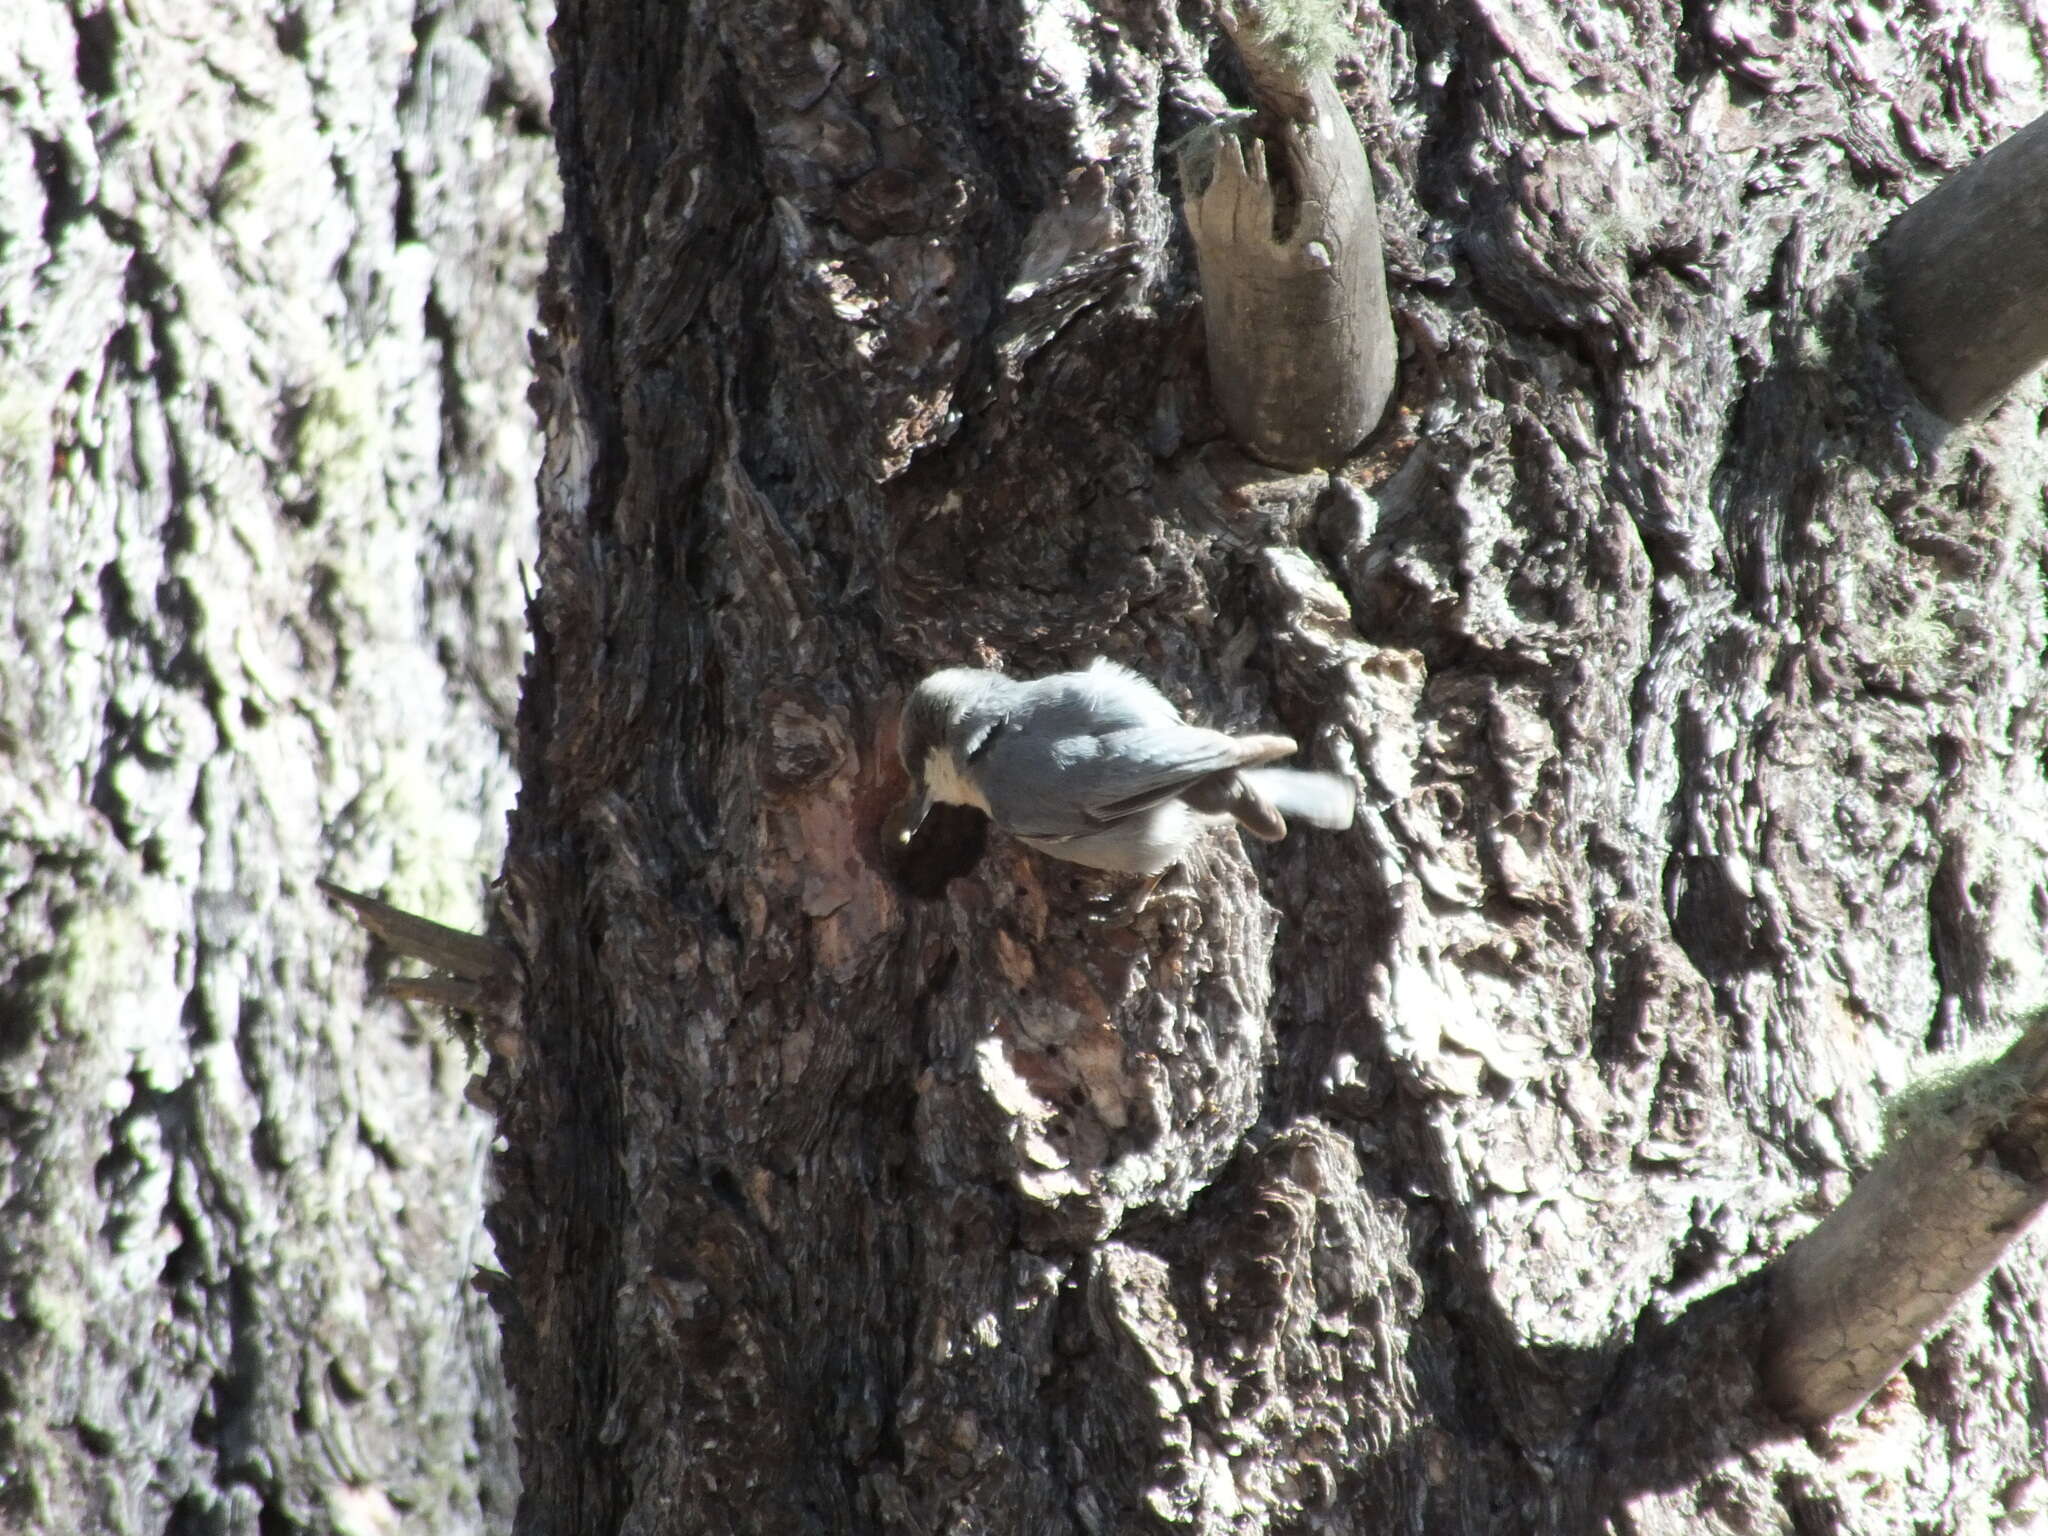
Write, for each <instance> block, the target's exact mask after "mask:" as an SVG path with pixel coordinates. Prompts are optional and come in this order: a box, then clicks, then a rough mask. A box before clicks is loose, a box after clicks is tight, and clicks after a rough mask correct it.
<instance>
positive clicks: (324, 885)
mask: <svg viewBox="0 0 2048 1536" xmlns="http://www.w3.org/2000/svg"><path fill="white" fill-rule="evenodd" d="M313 883H314V884H315V885H317V886H319V887H320V889H321V890H322V891H323V892H324V893H325V894H326V895H327V897H328V898H329V899H330V900H332V901H334V902H336V903H338V904H339V905H341V906H344V907H346V908H348V910H349V911H350V912H351V913H352V914H354V916H355V919H356V921H357V922H359V923H361V924H362V925H363V926H364V927H365V928H367V929H369V930H370V932H372V933H374V934H375V935H376V936H377V937H378V938H380V939H382V940H383V941H384V942H385V943H386V944H388V945H389V946H390V947H391V948H392V949H394V950H396V951H397V952H398V953H399V954H401V955H406V956H408V957H410V958H411V959H414V960H424V961H425V962H426V963H427V964H428V965H431V966H432V967H434V969H435V970H436V971H439V972H441V973H442V974H440V975H437V976H396V977H393V978H392V979H391V980H389V981H387V982H385V983H384V991H385V992H386V993H387V994H388V995H390V996H392V997H396V998H399V999H401V1000H403V1001H407V1002H419V1003H429V1004H433V1005H436V1006H439V1007H443V1008H453V1009H459V1010H462V1011H464V1012H469V1013H479V1012H487V1011H490V1010H491V1009H492V1007H493V1005H494V1004H495V1003H496V1002H497V1001H498V1000H500V999H502V997H503V996H505V995H506V994H508V993H509V992H511V991H514V990H516V989H517V986H518V974H519V965H518V958H517V956H515V955H514V953H513V952H512V949H511V947H510V946H509V945H505V944H500V943H499V942H498V941H497V940H496V939H486V938H483V937H482V936H480V935H478V934H474V933H464V932H463V931H462V930H461V929H460V928H450V927H448V926H447V925H446V924H445V923H437V922H434V921H433V920H432V919H431V918H425V917H418V916H415V915H414V914H413V913H411V912H402V911H400V910H399V909H398V908H397V907H394V906H392V905H391V904H390V903H389V902H385V901H379V900H378V899H377V898H376V897H374V896H364V895H361V894H360V893H358V892H356V891H351V890H349V889H347V888H346V887H344V886H339V885H336V884H335V883H334V882H333V881H332V880H315V881H314V882H313ZM500 1054H503V1052H502V1051H501V1052H500Z"/></svg>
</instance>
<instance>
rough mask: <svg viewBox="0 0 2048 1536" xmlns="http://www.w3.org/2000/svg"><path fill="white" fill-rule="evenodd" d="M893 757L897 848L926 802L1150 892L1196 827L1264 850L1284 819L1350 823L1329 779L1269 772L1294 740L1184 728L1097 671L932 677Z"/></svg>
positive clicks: (1157, 697)
mask: <svg viewBox="0 0 2048 1536" xmlns="http://www.w3.org/2000/svg"><path fill="white" fill-rule="evenodd" d="M897 751H898V755H899V756H900V757H901V759H902V762H903V770H904V772H905V773H907V774H908V775H909V776H910V782H911V794H910V798H909V799H908V801H906V802H905V803H904V805H903V806H902V807H900V808H899V810H898V812H897V814H896V816H895V817H894V818H893V820H894V822H895V825H896V829H897V830H896V837H897V841H898V842H899V843H901V844H908V843H909V842H910V840H911V839H912V838H913V837H914V836H915V835H916V833H917V829H918V827H919V826H920V825H922V824H923V822H924V819H925V817H926V815H927V814H928V813H929V812H930V810H931V808H932V805H933V804H934V803H935V802H945V803H947V804H951V805H971V806H974V807H975V808H976V809H978V810H980V811H982V812H984V813H985V814H986V815H987V816H988V818H989V820H991V821H992V822H994V823H995V825H996V826H997V827H999V828H1001V829H1002V830H1003V831H1004V832H1007V833H1009V834H1010V835H1011V836H1013V837H1016V838H1017V839H1018V840H1019V841H1021V842H1023V843H1025V844H1027V845H1028V846H1030V847H1032V848H1036V849H1037V850H1038V851H1039V852H1041V853H1046V854H1050V855H1051V856H1052V857H1054V858H1056V859H1065V860H1066V861H1067V862H1069V863H1072V864H1081V865H1085V866H1087V867H1089V868H1091V869H1101V870H1110V871H1114V872H1117V873H1122V874H1130V875H1146V876H1151V877H1153V878H1154V880H1155V881H1156V879H1157V877H1158V876H1159V875H1161V874H1162V873H1164V872H1165V871H1166V870H1168V869H1170V868H1172V867H1173V866H1174V865H1176V864H1178V863H1179V862H1181V860H1182V859H1183V858H1184V857H1185V856H1186V855H1187V853H1188V851H1189V849H1190V848H1191V847H1192V846H1193V844H1194V843H1195V841H1196V839H1197V838H1198V837H1199V836H1200V835H1201V833H1202V832H1203V830H1204V829H1205V828H1207V827H1209V826H1212V825H1218V824H1221V823H1223V822H1226V821H1235V822H1236V823H1237V825H1238V826H1240V827H1242V828H1244V830H1245V831H1247V832H1249V833H1251V834H1252V836H1254V837H1256V838H1259V839H1261V840H1262V841H1265V842H1273V841H1277V840H1278V839H1280V838H1282V837H1285V836H1286V835H1287V823H1288V819H1289V818H1293V819H1294V820H1297V821H1304V822H1307V823H1309V824H1310V825H1312V826H1318V827H1327V828H1330V829H1332V830H1341V829H1343V828H1345V827H1348V826H1350V825H1351V818H1352V812H1353V800H1354V797H1353V793H1352V789H1351V786H1350V784H1348V783H1347V782H1346V781H1345V780H1343V779H1341V778H1339V777H1338V776H1337V775H1336V774H1334V773H1323V772H1313V771H1305V770H1301V769H1294V768H1275V767H1271V766H1268V765H1270V764H1272V763H1274V762H1276V761H1278V760H1279V759H1281V758H1284V757H1291V756H1293V754H1294V752H1295V743H1294V740H1293V738H1291V737H1287V736H1276V735H1248V736H1232V735H1229V734H1228V733H1226V732H1223V731H1212V730H1208V729H1206V728H1204V727H1202V726H1199V725H1190V724H1188V722H1187V721H1185V720H1184V719H1182V718H1181V713H1180V711H1179V710H1178V709H1176V708H1174V706H1173V704H1172V702H1171V701H1169V700H1168V699H1167V697H1166V696H1165V695H1164V694H1162V693H1161V692H1160V691H1159V690H1158V689H1157V688H1155V687H1153V686H1152V684H1151V683H1149V682H1147V681H1146V680H1145V679H1144V678H1142V677H1140V676H1139V675H1138V674H1137V673H1135V672H1133V671H1131V670H1130V669H1129V668H1128V667H1123V666H1119V665H1118V664H1117V663H1115V662H1113V661H1109V660H1107V659H1102V658H1098V659H1097V660H1096V661H1095V662H1094V664H1093V665H1091V666H1089V667H1086V668H1084V669H1082V670H1080V671H1076V672H1058V673H1054V674H1053V675H1051V676H1049V677H1041V678H1037V679H1035V680H1032V681H1024V680H1021V679H1017V678H1012V677H1007V676H1005V675H1004V674H1002V673H1000V672H991V671H986V670H983V669H980V668H975V667H948V668H945V669H943V670H941V671H937V672H934V673H932V674H931V675H930V676H929V677H927V678H925V679H924V681H922V682H921V683H919V684H918V685H917V687H916V688H915V689H914V690H913V691H912V692H911V695H910V697H909V699H908V700H907V701H906V702H905V703H904V706H903V716H902V724H901V728H900V730H899V731H898V734H897ZM1147 889H1148V892H1149V889H1150V887H1149V886H1148V887H1147Z"/></svg>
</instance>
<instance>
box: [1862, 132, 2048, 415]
mask: <svg viewBox="0 0 2048 1536" xmlns="http://www.w3.org/2000/svg"><path fill="white" fill-rule="evenodd" d="M1876 257H1877V269H1878V274H1879V276H1880V278H1881V280H1882V282H1883V291H1884V307H1885V313H1886V318H1887V319H1888V320H1889V322H1890V325H1891V332H1892V343H1893V346H1894V347H1895V348H1896V349H1897V351H1898V354H1899V361H1900V362H1901V364H1903V365H1904V367H1905V370H1906V376H1907V377H1908V378H1909V379H1911V380H1912V382H1913V387H1914V388H1915V389H1917V390H1919V391H1920V393H1921V395H1922V396H1923V397H1924V398H1925V399H1926V401H1927V403H1928V404H1929V405H1931V406H1932V407H1933V408H1934V409H1935V410H1936V411H1937V412H1939V413H1940V414H1941V415H1942V416H1944V417H1946V418H1947V419H1948V420H1949V421H1951V422H1958V423H1959V422H1964V421H1968V420H1969V419H1970V418H1971V417H1973V416H1976V415H1979V414H1981V413H1982V412H1984V411H1985V410H1987V409H1989V408H1990V407H1991V406H1992V405H1994V404H1996V403H1997V401H1998V399H1999V397H2000V396H2002V395H2003V394H2004V393H2005V392H2006V391H2007V390H2008V389H2010V388H2012V386H2013V385H2015V384H2017V383H2018V382H2019V381H2020V380H2021V379H2022V378H2024V377H2026V375H2027V374H2029V373H2031V372H2032V371H2033V370H2034V369H2035V368H2036V367H2038V366H2039V365H2040V364H2041V363H2042V362H2043V361H2044V360H2048V116H2043V117H2038V118H2036V119H2034V121H2033V122H2031V123H2029V124H2028V125H2027V126H2026V127H2024V128H2022V129H2020V131H2019V132H2018V133H2015V134H2014V135H2013V136H2012V137H2011V138H2009V139H2007V140H2006V141H2005V142H2004V143H2002V144H2000V145H1998V146H1996V147H1995V148H1993V149H1991V150H1989V151H1987V152H1986V153H1984V154H1983V155H1981V156H1979V157H1978V158H1977V159H1976V160H1974V161H1972V162H1971V163H1970V164H1968V165H1966V166H1964V167H1963V168H1962V169H1961V170H1959V171H1957V172H1956V173H1955V174H1954V175H1953V176H1950V177H1949V178H1948V179H1947V180H1946V181H1944V182H1942V183H1941V185H1939V186H1938V187H1936V188H1935V189H1934V190H1933V191H1932V192H1929V193H1928V194H1927V195H1926V196H1925V197H1923V198H1921V199H1920V201H1918V202H1917V203H1915V204H1913V206H1912V207H1910V208H1908V209H1907V210H1906V211H1905V212H1904V213H1902V214H1900V215H1899V216H1898V217H1897V218H1896V219H1894V220H1893V221H1892V223H1891V227H1890V228H1889V229H1887V230H1886V231H1885V232H1884V234H1883V235H1882V236H1880V237H1879V238H1878V242H1877V248H1876Z"/></svg>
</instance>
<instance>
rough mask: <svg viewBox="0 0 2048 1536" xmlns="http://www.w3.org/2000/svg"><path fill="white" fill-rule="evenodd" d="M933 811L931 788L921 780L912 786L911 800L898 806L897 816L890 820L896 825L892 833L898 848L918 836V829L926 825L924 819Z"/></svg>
mask: <svg viewBox="0 0 2048 1536" xmlns="http://www.w3.org/2000/svg"><path fill="white" fill-rule="evenodd" d="M931 809H932V792H931V788H930V786H928V785H927V784H926V783H925V782H924V781H923V780H922V779H919V780H918V781H917V782H916V783H914V784H913V785H912V786H911V790H910V798H909V799H908V800H905V801H904V802H903V803H902V804H901V805H899V806H897V807H896V812H895V814H894V815H893V816H891V817H890V818H889V820H890V821H891V822H892V823H893V824H894V825H893V827H892V831H893V833H894V840H895V843H896V846H897V847H899V848H900V847H902V846H903V845H904V844H906V843H908V842H909V841H910V840H911V839H912V838H913V837H915V836H917V829H918V828H919V827H921V826H923V825H924V819H925V817H926V816H928V815H930V814H931Z"/></svg>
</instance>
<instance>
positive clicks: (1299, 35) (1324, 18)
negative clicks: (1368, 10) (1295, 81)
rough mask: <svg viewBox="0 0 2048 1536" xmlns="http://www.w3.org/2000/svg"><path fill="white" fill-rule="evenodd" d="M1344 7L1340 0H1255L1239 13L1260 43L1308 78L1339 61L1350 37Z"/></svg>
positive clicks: (1242, 6)
mask: <svg viewBox="0 0 2048 1536" xmlns="http://www.w3.org/2000/svg"><path fill="white" fill-rule="evenodd" d="M1344 10H1345V8H1344V6H1343V5H1342V4H1340V3H1339V0H1256V3H1241V4H1239V5H1238V7H1237V14H1238V16H1239V18H1240V19H1241V20H1242V21H1243V22H1244V24H1245V26H1246V27H1247V28H1248V29H1249V30H1250V32H1251V33H1252V35H1253V36H1254V37H1256V38H1257V39H1258V42H1259V45H1260V47H1262V48H1264V49H1265V50H1266V51H1267V52H1269V53H1271V54H1272V55H1273V57H1274V58H1276V59H1278V60H1280V61H1281V62H1282V63H1283V64H1285V65H1286V66H1287V67H1288V68H1289V69H1291V70H1292V71H1294V73H1295V74H1297V75H1299V76H1301V77H1303V78H1306V77H1307V76H1309V75H1310V74H1313V73H1316V72H1318V71H1322V70H1327V69H1329V68H1330V66H1331V65H1333V64H1334V63H1336V62H1337V55H1338V54H1339V53H1341V52H1342V51H1343V49H1344V45H1345V44H1346V43H1347V42H1348V41H1349V40H1350V34H1349V32H1348V31H1347V30H1346V28H1345V26H1344Z"/></svg>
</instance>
